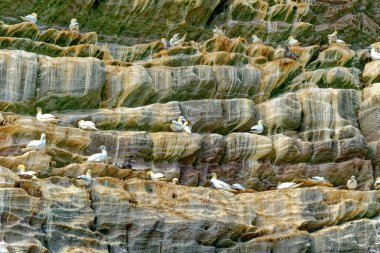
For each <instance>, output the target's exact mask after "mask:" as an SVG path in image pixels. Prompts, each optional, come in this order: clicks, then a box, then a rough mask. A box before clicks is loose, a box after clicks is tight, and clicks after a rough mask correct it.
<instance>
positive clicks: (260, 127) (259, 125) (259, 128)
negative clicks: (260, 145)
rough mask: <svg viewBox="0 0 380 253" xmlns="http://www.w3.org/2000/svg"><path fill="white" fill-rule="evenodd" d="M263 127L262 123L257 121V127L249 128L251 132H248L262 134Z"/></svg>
mask: <svg viewBox="0 0 380 253" xmlns="http://www.w3.org/2000/svg"><path fill="white" fill-rule="evenodd" d="M264 125H265V123H264V121H263V120H259V122H257V125H254V126H253V127H251V130H250V131H249V132H250V133H253V134H262V133H263V132H264Z"/></svg>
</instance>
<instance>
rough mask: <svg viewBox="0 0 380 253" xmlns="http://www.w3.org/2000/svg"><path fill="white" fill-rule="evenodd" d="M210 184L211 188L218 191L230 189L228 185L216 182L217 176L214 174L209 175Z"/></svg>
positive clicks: (219, 181)
mask: <svg viewBox="0 0 380 253" xmlns="http://www.w3.org/2000/svg"><path fill="white" fill-rule="evenodd" d="M210 184H211V187H212V188H214V189H218V190H225V191H229V190H231V189H232V188H231V186H230V185H229V184H227V183H225V182H223V181H221V180H218V176H217V175H216V173H212V174H211V179H210Z"/></svg>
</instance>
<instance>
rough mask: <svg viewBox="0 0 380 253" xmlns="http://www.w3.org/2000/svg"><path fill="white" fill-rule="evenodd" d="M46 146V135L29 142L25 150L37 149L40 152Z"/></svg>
mask: <svg viewBox="0 0 380 253" xmlns="http://www.w3.org/2000/svg"><path fill="white" fill-rule="evenodd" d="M45 145H46V134H44V133H43V134H41V138H40V139H39V140H33V141H31V142H29V143H28V144H27V145H26V147H27V148H32V149H37V150H41V149H43V148H44V147H45Z"/></svg>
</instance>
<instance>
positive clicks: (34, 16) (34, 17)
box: [20, 12, 37, 24]
mask: <svg viewBox="0 0 380 253" xmlns="http://www.w3.org/2000/svg"><path fill="white" fill-rule="evenodd" d="M20 18H21V19H22V20H23V21H25V22H30V23H33V24H35V23H37V13H34V12H33V13H32V14H30V15H27V16H25V17H22V16H21V17H20Z"/></svg>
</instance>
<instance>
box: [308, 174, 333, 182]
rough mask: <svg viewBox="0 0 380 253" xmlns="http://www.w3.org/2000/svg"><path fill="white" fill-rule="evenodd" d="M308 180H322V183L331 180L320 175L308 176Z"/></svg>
mask: <svg viewBox="0 0 380 253" xmlns="http://www.w3.org/2000/svg"><path fill="white" fill-rule="evenodd" d="M308 180H310V181H313V182H322V183H328V182H329V181H327V179H326V178H324V177H319V176H315V177H312V178H308Z"/></svg>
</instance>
